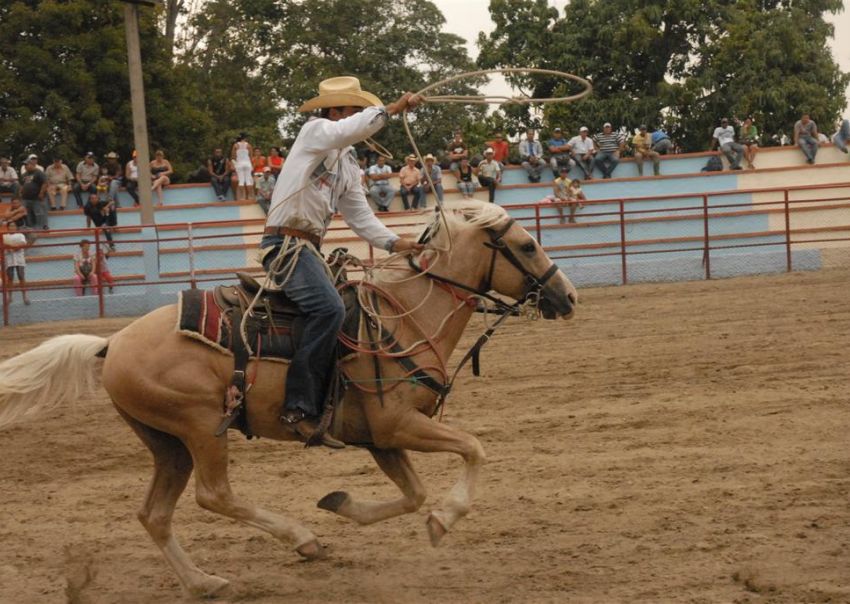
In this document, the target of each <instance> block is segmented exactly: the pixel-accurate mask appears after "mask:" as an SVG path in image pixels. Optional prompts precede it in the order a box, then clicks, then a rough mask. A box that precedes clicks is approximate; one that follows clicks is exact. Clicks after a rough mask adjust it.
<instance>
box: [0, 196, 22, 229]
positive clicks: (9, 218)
mask: <svg viewBox="0 0 850 604" xmlns="http://www.w3.org/2000/svg"><path fill="white" fill-rule="evenodd" d="M12 223H15V224H16V225H17V226H18V230H21V229H23V228H25V227H26V226H27V209H26V208H25V207H24V205H23V204H22V203H21V200H20V199H19V198H17V197H13V198H12V204H11V206H10V207H9V209H8V210H6V212H5V213H4V214H3V215H2V216H0V226H7V225H9V224H12Z"/></svg>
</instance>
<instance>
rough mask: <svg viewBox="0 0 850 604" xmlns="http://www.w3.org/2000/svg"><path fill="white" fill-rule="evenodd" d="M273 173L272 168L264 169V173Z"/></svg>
mask: <svg viewBox="0 0 850 604" xmlns="http://www.w3.org/2000/svg"><path fill="white" fill-rule="evenodd" d="M271 171H272V169H271V168H269V167H268V166H266V167H265V168H263V172H271Z"/></svg>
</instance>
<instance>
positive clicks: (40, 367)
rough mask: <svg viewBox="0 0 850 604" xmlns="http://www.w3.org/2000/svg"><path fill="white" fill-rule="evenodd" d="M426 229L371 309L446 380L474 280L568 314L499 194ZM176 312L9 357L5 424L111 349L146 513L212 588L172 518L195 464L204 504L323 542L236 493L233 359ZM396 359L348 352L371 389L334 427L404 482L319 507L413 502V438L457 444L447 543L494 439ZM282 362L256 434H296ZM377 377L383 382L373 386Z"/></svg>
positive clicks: (437, 518)
mask: <svg viewBox="0 0 850 604" xmlns="http://www.w3.org/2000/svg"><path fill="white" fill-rule="evenodd" d="M438 222H439V224H440V226H439V228H437V224H438ZM428 232H429V233H430V234H431V238H430V241H429V244H428V248H427V249H426V250H425V251H424V252H422V253H420V254H419V255H418V257H417V258H416V259H414V260H413V261H412V262H409V261H408V259H407V258H404V257H398V258H395V259H392V260H390V261H389V262H386V263H385V264H384V265H383V266H382V267H381V268H378V269H374V270H373V271H371V274H370V279H369V288H370V291H371V292H376V291H378V292H381V296H378V297H379V298H381V299H382V300H384V301H392V304H389V303H387V304H386V308H384V307H383V306H382V307H381V308H379V309H375V308H374V306H375V305H377V304H374V305H373V309H372V312H373V313H374V314H381V325H379V326H378V328H379V329H383V328H386V329H387V330H388V331H392V332H393V333H394V335H395V337H396V339H397V345H398V346H400V347H401V348H402V349H405V348H406V351H407V353H408V354H410V355H411V357H410V358H412V360H413V361H414V362H415V363H416V365H417V366H418V367H419V368H421V369H422V370H423V371H425V372H427V373H428V374H429V375H432V376H433V377H434V378H435V379H438V380H441V381H442V382H443V383H445V381H446V379H445V378H446V377H447V374H448V373H447V371H446V362H447V359H448V358H449V356H450V355H451V353H452V351H453V350H454V348H455V346H456V345H457V343H458V340H459V338H460V337H461V334H462V333H463V330H464V327H465V326H466V324H467V322H468V321H469V319H470V316H471V314H472V312H473V310H474V306H475V303H474V300H475V299H477V298H475V297H473V295H471V294H470V292H473V293H478V294H484V293H486V292H487V291H495V292H497V293H500V294H502V295H503V296H508V297H511V298H513V299H514V300H518V301H522V300H526V299H528V298H529V297H532V298H535V299H537V300H538V308H539V310H540V312H541V314H542V315H543V316H544V318H549V319H555V318H568V317H570V316H572V314H573V310H574V306H575V303H576V291H575V289H574V288H573V286H572V284H571V283H570V281H569V280H568V279H567V277H566V276H565V275H564V274H563V273H561V272H560V271H559V270H557V269H556V268H555V267H554V265H553V263H552V261H551V260H550V259H549V258H548V257H547V256H546V254H545V253H544V252H543V250H542V249H541V247H540V246H539V245H538V244H537V242H536V241H535V240H534V239H533V238H532V237H531V236H530V235H529V234H528V233H527V232H526V231H525V230H524V229H523V228H522V227H521V226H519V225H518V224H516V223H515V222H514V221H513V220H512V219H511V218H509V217H508V216H507V214H506V213H505V212H504V210H502V209H501V208H499V207H498V206H495V205H492V204H484V203H481V202H476V201H466V202H463V203H459V204H447V205H446V210H445V212H444V217H442V218H441V217H440V215H438V216H437V219H436V221H435V222H434V224H432V225H431V227H430V229H429V231H428ZM418 269H424V270H425V273H430V274H426V275H423V274H421V273H419V272H418ZM361 298H363V296H361ZM369 298H370V299H372V300H374V299H375V296H374V295H371V294H370V296H369ZM470 302H472V303H470ZM399 309H401V310H402V311H403V312H397V311H398V310H399ZM382 310H383V311H384V312H382V313H381V312H378V311H382ZM176 313H177V308H176V306H175V305H170V306H166V307H163V308H159V309H157V310H155V311H153V312H151V313H149V314H147V315H145V316H143V317H141V318H140V319H138V320H136V321H134V322H133V323H131V324H130V325H128V326H127V327H125V328H124V329H123V330H121V331H120V332H118V333H116V334H114V335H113V336H112V337H110V338H108V339H105V338H99V337H95V336H88V335H67V336H60V337H57V338H53V339H51V340H48V341H47V342H45V343H43V344H42V345H40V346H39V347H37V348H35V349H33V350H31V351H29V352H26V353H24V354H22V355H19V356H17V357H13V358H11V359H8V360H7V361H5V362H4V363H2V364H0V427H2V426H4V425H8V424H10V423H12V422H13V421H15V420H17V419H21V418H24V417H29V416H32V415H35V414H37V413H38V412H42V411H45V410H47V409H49V408H51V407H54V406H56V405H58V404H60V403H63V402H72V401H73V400H74V399H76V398H78V397H80V396H82V395H83V394H84V393H85V392H86V389H87V387H89V386H90V385H91V384H92V383H93V382H94V379H95V376H96V372H97V370H98V369H99V365H100V363H96V362H95V358H94V357H95V355H98V353H100V356H103V354H104V351H105V355H106V356H105V360H104V361H103V367H102V372H101V373H102V377H101V381H102V385H103V387H104V388H105V389H106V391H107V392H108V393H109V396H110V397H111V398H112V401H113V403H114V404H115V407H116V408H117V410H118V413H120V414H121V417H123V418H124V419H125V420H126V421H127V423H128V424H130V427H131V428H132V429H133V430H134V431H135V432H136V434H137V435H138V436H139V438H141V440H142V441H143V442H144V443H145V445H147V446H148V448H149V449H150V450H151V452H152V453H153V457H154V473H153V479H152V481H151V483H150V487H149V489H148V493H147V496H146V497H145V500H144V503H143V504H142V507H141V510H140V511H139V514H138V517H139V520H140V521H141V523H142V524H143V525H144V527H145V528H146V529H147V531H148V533H149V534H150V536H151V538H152V539H153V540H154V542H155V543H156V544H157V546H159V548H160V549H161V551H162V553H163V555H164V556H165V559H166V561H167V562H168V563H169V564H170V565H171V567H172V568H173V569H174V571H175V573H176V574H177V576H178V577H179V580H180V582H181V583H182V585H183V586H184V587H185V588H186V590H187V591H188V592H189V593H191V594H193V595H196V596H210V595H214V594H215V593H217V592H219V591H220V590H221V589H222V588H223V587H224V586H225V585H227V583H228V582H227V580H225V579H223V578H220V577H217V576H214V575H208V574H206V573H204V572H203V571H202V570H200V569H199V568H198V567H197V566H195V565H194V563H193V562H192V560H191V559H190V558H189V556H188V555H187V554H186V553H185V552H184V551H183V549H182V548H181V547H180V545H179V544H178V542H177V540H176V539H175V537H174V535H173V534H172V530H171V519H172V514H173V512H174V507H175V505H176V503H177V500H178V498H179V497H180V494H181V493H182V492H183V490H184V488H185V487H186V483H187V482H188V480H189V476H190V475H191V474H192V470H193V469H194V470H195V480H196V485H197V488H196V492H197V502H198V504H199V505H201V506H202V507H203V508H206V509H208V510H211V511H213V512H218V513H220V514H224V515H226V516H229V517H231V518H234V519H236V520H239V521H241V522H244V523H245V524H248V525H251V526H254V527H257V528H259V529H262V530H265V531H267V532H268V533H270V534H272V535H273V536H275V537H277V538H278V539H281V540H285V541H288V542H290V543H292V544H294V546H295V549H296V551H297V552H298V553H299V554H300V555H301V556H303V557H305V558H308V559H311V558H317V557H321V556H322V555H323V553H324V552H323V548H322V546H321V545H320V544H319V542H318V540H317V539H316V537H315V535H314V534H313V533H312V532H311V531H310V530H309V529H308V528H306V527H305V526H303V525H302V524H300V523H299V522H297V521H295V520H293V519H290V518H286V517H284V516H280V515H277V514H273V513H271V512H268V511H266V510H263V509H259V508H257V507H255V506H253V505H251V504H250V503H247V502H245V501H241V500H239V499H237V498H236V497H235V496H234V494H233V492H232V491H231V489H230V484H229V481H228V475H227V471H228V440H227V436H226V435H224V436H220V437H215V436H214V435H213V433H214V432H215V430H216V427H217V426H218V424H219V422H220V421H221V417H222V397H223V393H224V391H225V388H226V385H227V384H228V383H229V379H230V376H231V371H232V369H233V360H232V358H231V357H229V356H226V355H224V354H222V353H221V352H219V351H216V350H214V349H212V348H211V347H208V346H205V345H204V344H202V343H200V342H198V341H196V340H193V339H190V338H187V337H184V336H182V335H180V334H179V333H177V331H176V330H175V322H176ZM422 342H424V344H422ZM395 350H398V348H396V349H395ZM391 356H392V355H391V354H387V355H384V356H383V357H376V356H370V355H368V354H360V355H356V356H353V357H352V358H349V359H347V360H345V361H344V362H343V363H344V367H343V369H344V372H345V374H346V375H347V376H348V377H349V379H350V382H351V383H352V384H359V385H361V387H359V388H357V387H350V388H348V389H347V391H346V393H345V396H344V400H343V410H344V411H343V416H344V417H343V420H342V422H341V423H340V424H339V426H338V429H337V430H336V431H335V432H336V434H335V435H336V436H337V437H338V438H340V439H342V440H343V441H345V442H347V443H353V444H361V445H365V446H367V448H368V450H369V451H370V453H371V454H372V455H373V456H374V458H375V461H376V462H377V464H378V466H380V468H381V469H382V470H383V471H384V472H385V473H386V474H387V476H389V477H390V479H391V480H392V481H393V482H394V483H395V484H396V485H397V486H398V488H399V489H400V490H401V493H402V495H401V497H400V498H398V499H395V500H393V501H365V500H360V499H356V498H354V497H352V496H351V495H348V494H347V493H343V492H334V493H330V494H329V495H327V496H325V497H324V498H322V500H320V501H319V504H318V505H319V507H320V508H323V509H326V510H330V511H332V512H335V513H336V514H339V515H341V516H344V517H346V518H350V519H351V520H354V521H355V522H358V523H360V524H371V523H373V522H378V521H380V520H386V519H388V518H392V517H394V516H399V515H401V514H408V513H411V512H414V511H416V510H418V509H419V507H420V506H421V505H422V504H423V502H424V501H425V489H424V487H423V485H422V483H421V482H420V480H419V478H418V477H417V475H416V473H415V471H414V469H413V467H412V466H411V464H410V460H409V459H408V456H407V454H406V452H405V450H412V451H423V452H439V451H445V452H451V453H456V454H458V455H460V456H461V457H462V458H463V460H464V462H465V465H464V468H463V471H462V473H461V476H460V477H459V479H458V480H457V482H456V483H455V485H454V486H453V487H452V489H451V490H450V492H449V493H448V494H447V495H446V496H445V497H444V499H443V500H442V501H441V502H440V503H439V504H438V505H437V506H436V507H435V508H434V509H433V510H432V511H431V513H430V515H429V517H428V520H427V523H426V525H427V529H428V532H429V535H430V538H431V542H432V544H433V545H437V544H438V543H439V541H440V539H441V538H442V537H443V536H444V534H445V533H446V532H447V531H448V530H450V529H451V528H452V526H453V525H454V524H455V523H456V522H457V521H458V520H459V519H460V518H462V517H463V516H465V515H466V514H467V512H468V510H469V507H470V502H471V500H472V497H473V493H474V489H475V482H476V478H477V476H478V472H479V469H480V468H481V465H482V463H483V462H484V451H483V449H482V447H481V443H480V442H479V441H478V439H476V438H475V437H474V436H472V435H470V434H467V433H466V432H463V431H462V430H460V429H458V428H456V427H454V426H450V425H447V424H444V423H441V422H439V421H437V420H436V419H433V418H432V416H433V414H434V412H435V407H436V404H437V396H436V394H435V393H434V392H432V391H431V390H428V389H427V388H423V387H422V386H421V385H418V384H416V383H414V382H413V381H411V380H408V379H405V378H406V377H408V378H409V376H410V373H409V372H408V371H407V370H405V368H404V367H402V366H401V365H400V364H399V363H397V362H394V360H393V359H392V358H390V357H391ZM376 358H378V360H379V362H380V365H381V366H380V373H378V371H376ZM285 367H286V366H285V365H283V364H281V363H271V362H266V361H260V362H257V361H252V362H251V364H250V365H249V373H250V372H254V371H255V372H256V380H255V382H254V384H253V387H252V388H251V390H250V393H249V396H248V398H249V399H250V400H249V405H248V419H249V421H250V426H251V429H252V431H253V432H254V434H256V435H258V436H262V437H265V438H272V439H277V440H295V439H296V437H295V435H294V434H293V432H292V431H291V430H289V429H288V428H286V427H285V426H283V425H282V424H281V423H280V421H279V420H278V413H279V409H280V404H281V397H282V392H283V389H282V386H283V383H284V380H285V373H286V368H285ZM378 376H380V378H381V379H380V381H381V382H382V383H383V385H384V387H381V386H379V385H378V384H377V383H376V380H375V378H376V377H378ZM370 380H371V387H370V386H369V383H370ZM363 384H366V385H365V386H363ZM22 385H24V386H22Z"/></svg>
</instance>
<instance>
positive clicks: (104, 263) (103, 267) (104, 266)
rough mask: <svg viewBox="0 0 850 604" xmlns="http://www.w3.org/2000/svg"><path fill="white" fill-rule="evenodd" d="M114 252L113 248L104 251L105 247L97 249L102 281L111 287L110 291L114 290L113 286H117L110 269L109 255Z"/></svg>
mask: <svg viewBox="0 0 850 604" xmlns="http://www.w3.org/2000/svg"><path fill="white" fill-rule="evenodd" d="M111 253H112V250H111V249H108V250H106V252H104V251H103V249H102V248H101V249H98V250H97V267H98V269H99V271H98V272H99V273H100V281H101V283H102V284H103V285H107V286H108V287H109V293H110V294H111V293H112V292H113V288H114V287H115V278H114V277H113V276H112V273H111V272H110V271H109V256H110V254H111Z"/></svg>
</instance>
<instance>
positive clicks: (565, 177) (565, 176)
mask: <svg viewBox="0 0 850 604" xmlns="http://www.w3.org/2000/svg"><path fill="white" fill-rule="evenodd" d="M559 173H560V176H558V178H556V179H555V180H554V181H552V195H553V197H554V200H555V202H556V203H558V204H559V205H558V206H557V209H558V215H559V216H560V222H561V224H564V206H563V205H561V204H567V205H568V207H569V209H570V222H575V221H576V204H575V203H570V202H571V201H572V198H571V197H570V168H569V166H562V167H561V168H560V170H559Z"/></svg>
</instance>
